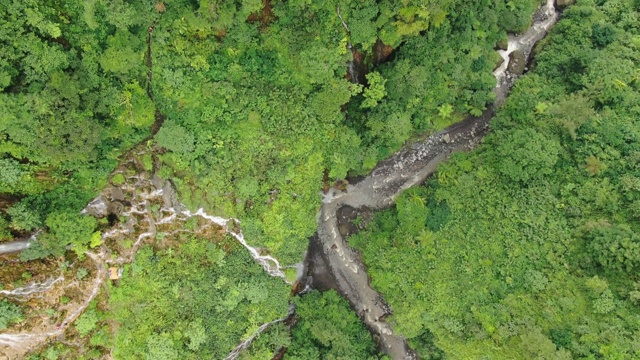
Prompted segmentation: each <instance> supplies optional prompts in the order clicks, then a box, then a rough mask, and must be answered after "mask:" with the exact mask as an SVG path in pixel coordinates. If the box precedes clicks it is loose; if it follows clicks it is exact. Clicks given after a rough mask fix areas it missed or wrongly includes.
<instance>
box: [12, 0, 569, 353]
mask: <svg viewBox="0 0 640 360" xmlns="http://www.w3.org/2000/svg"><path fill="white" fill-rule="evenodd" d="M338 15H339V11H338ZM557 19H558V13H557V11H556V9H555V8H554V0H547V3H546V4H545V5H543V6H542V7H541V9H540V10H539V11H538V12H537V13H536V15H535V17H534V23H533V25H532V26H531V27H530V28H529V29H528V30H527V31H526V32H525V33H523V34H520V35H510V36H509V44H508V48H507V50H499V53H500V56H501V57H502V58H503V59H504V61H503V63H502V64H501V65H500V66H499V67H498V68H497V69H496V70H495V72H494V75H495V76H496V80H497V85H496V90H495V92H496V103H495V106H498V105H500V104H501V103H502V102H503V101H504V99H505V98H506V96H507V95H508V92H509V89H510V87H511V86H512V85H513V83H514V80H515V78H516V77H517V76H518V75H519V74H513V73H511V72H510V71H509V69H510V66H509V65H510V62H511V61H512V55H513V54H514V53H516V52H520V53H521V54H523V55H524V59H528V58H529V56H530V54H531V52H532V49H533V46H534V45H535V44H536V42H538V41H539V40H540V39H542V38H543V37H544V36H545V35H546V33H547V31H548V29H549V28H550V27H551V26H552V25H553V24H554V23H555V22H556V21H557ZM343 25H344V26H345V28H346V29H347V31H348V26H347V25H346V23H344V22H343ZM492 116H493V108H490V109H489V110H487V111H485V113H484V114H483V115H482V116H480V117H471V118H469V119H467V120H465V121H463V122H461V123H458V124H455V125H453V126H451V127H449V128H447V129H445V130H443V131H440V132H438V133H436V134H433V135H431V136H429V137H428V138H427V139H425V140H423V141H421V142H417V143H414V144H411V145H410V146H408V147H406V148H405V149H403V150H401V151H399V152H398V153H397V154H395V155H394V156H393V157H391V158H389V159H387V160H384V161H382V162H381V163H380V164H378V166H377V167H376V168H375V169H374V171H373V172H372V173H371V174H370V175H369V176H367V177H366V178H365V179H363V180H362V181H360V182H358V183H357V184H355V185H348V186H347V189H346V191H345V192H343V191H338V190H335V189H332V190H331V191H330V192H329V193H328V194H326V195H324V198H323V200H322V206H321V209H320V212H319V214H318V219H317V220H318V233H317V241H316V242H315V247H313V248H310V249H309V256H308V257H307V259H310V258H312V257H313V256H314V255H315V256H317V257H318V258H322V259H323V260H322V261H323V262H324V265H323V266H321V267H316V269H321V270H320V271H321V272H315V273H314V272H311V273H310V276H309V277H306V278H305V277H304V276H303V278H302V281H303V285H304V288H305V289H308V288H310V287H314V278H315V279H320V278H321V277H322V278H325V280H323V282H324V285H325V286H327V284H329V285H331V286H332V287H334V288H336V289H337V290H338V291H339V292H340V293H341V294H343V295H344V296H345V297H346V298H347V299H348V300H349V302H350V303H351V305H352V307H353V308H354V309H355V310H356V312H357V313H358V314H359V316H360V317H361V318H362V320H363V322H364V323H365V324H366V325H367V326H368V327H369V329H370V330H371V331H372V332H373V333H374V334H376V335H377V336H378V338H379V339H380V340H379V343H380V347H381V350H382V351H384V352H386V353H388V354H389V355H391V357H392V358H394V359H414V358H417V355H416V354H415V352H413V351H412V350H411V349H410V348H409V347H408V346H407V344H406V342H405V340H404V339H403V338H402V337H400V336H398V335H397V334H394V332H393V329H392V328H391V326H390V325H389V324H388V323H386V322H385V321H384V318H385V316H387V315H389V314H391V309H390V308H389V306H388V305H386V303H385V302H384V300H383V299H382V297H381V296H380V294H378V293H377V292H376V291H375V290H374V289H372V288H371V286H370V285H369V279H368V276H367V272H366V268H365V267H364V265H363V264H362V263H361V262H360V260H359V255H358V254H357V253H356V252H355V251H354V250H352V249H351V248H350V247H349V246H348V245H347V244H346V242H345V239H344V238H343V237H342V235H341V234H340V232H339V231H338V219H337V216H336V213H337V212H338V210H339V209H340V208H342V207H343V206H351V207H353V208H356V209H357V208H363V207H367V208H370V209H374V210H375V209H383V208H386V207H389V206H391V205H393V202H394V199H395V198H396V197H397V196H398V195H399V194H400V193H401V192H402V191H404V190H406V189H408V188H410V187H412V186H415V185H418V184H420V183H422V182H423V181H424V180H425V179H426V178H427V177H428V176H429V175H431V174H432V173H433V172H434V171H435V169H436V166H437V165H438V164H439V163H440V162H442V161H444V160H446V159H447V158H448V157H449V155H450V154H451V153H453V152H456V151H463V150H469V149H472V148H473V147H475V146H476V145H477V144H478V143H479V142H480V140H481V139H482V138H483V137H484V135H486V133H487V132H488V130H489V129H488V124H489V120H490V118H491V117H492ZM125 197H126V198H127V201H128V203H130V204H131V205H130V206H124V205H123V204H124V203H125V202H124V201H123V200H125V199H124V198H125ZM151 204H162V206H161V208H160V210H158V211H157V212H154V211H152V210H151V206H150V205H151ZM119 207H120V209H121V211H119V213H118V215H119V216H126V217H128V220H127V222H125V223H123V224H118V225H116V226H114V227H113V228H112V229H110V230H108V231H105V232H104V233H103V236H102V237H103V241H108V240H110V239H111V240H118V239H123V238H132V237H135V241H134V242H133V244H132V246H131V248H130V249H129V250H128V251H121V253H120V254H119V256H117V257H115V258H113V257H112V256H111V253H110V251H109V250H108V249H107V248H106V247H104V246H103V247H102V248H101V250H100V251H99V252H97V253H94V252H88V253H87V254H86V255H87V256H88V257H89V258H91V259H92V260H93V262H94V263H95V267H96V270H97V271H96V276H95V278H94V279H93V281H92V282H91V283H89V284H87V285H86V286H85V287H84V288H83V290H84V291H83V293H84V299H83V301H82V302H81V303H78V304H69V306H67V309H66V310H68V312H67V315H66V316H65V318H64V321H63V323H62V324H61V325H60V326H58V327H52V326H49V327H45V328H44V329H41V330H37V331H35V330H34V331H28V332H21V333H10V332H7V333H3V334H0V347H2V346H4V347H5V348H6V347H8V348H9V349H14V350H15V351H13V352H11V354H21V355H24V354H25V353H26V352H28V351H31V350H32V349H35V348H37V347H38V346H40V345H41V344H43V343H44V342H45V341H47V340H48V339H50V338H51V337H55V336H59V335H61V334H63V333H64V331H65V330H66V327H68V326H69V325H70V324H71V323H72V322H73V321H74V320H75V319H76V318H77V317H78V316H79V315H80V314H81V313H82V312H83V311H84V310H85V309H86V307H87V306H88V305H89V303H90V302H91V300H93V299H94V298H95V296H96V295H97V294H98V292H99V289H100V287H101V285H102V284H103V283H104V281H105V280H106V277H107V272H106V267H105V265H106V264H124V263H129V262H131V261H133V259H134V257H135V253H136V252H137V250H138V248H139V247H140V246H141V245H142V244H143V243H144V241H145V240H146V239H154V238H155V237H156V234H157V233H158V228H159V227H164V226H168V225H172V226H173V227H175V224H176V223H177V222H183V221H186V220H188V219H189V218H192V217H200V218H202V219H204V220H206V222H207V224H205V225H204V226H205V227H206V226H211V225H215V226H218V227H220V228H222V229H224V231H225V232H226V233H227V234H229V235H230V236H232V237H234V238H235V239H236V240H237V241H238V242H239V243H240V244H242V246H243V247H244V248H245V249H247V251H249V253H250V254H251V256H252V257H253V259H254V260H255V261H256V262H257V263H258V264H260V265H261V266H262V267H263V268H264V270H265V271H266V272H267V273H268V274H269V275H271V276H274V277H279V278H282V279H283V280H284V281H285V282H287V283H289V282H288V281H287V280H286V277H285V273H284V270H283V269H284V267H283V266H282V265H281V264H280V262H279V261H278V260H277V259H275V258H274V257H272V256H269V255H262V254H261V253H260V251H258V249H256V248H255V247H252V246H251V245H249V244H248V243H247V241H246V239H245V237H244V235H243V234H242V232H241V231H240V230H237V229H238V228H239V226H237V225H239V224H240V221H239V220H237V219H233V218H230V219H226V218H222V217H218V216H213V215H209V214H207V213H206V212H205V211H204V210H203V209H199V210H197V211H196V212H190V211H189V210H185V207H184V206H183V205H181V204H179V203H178V202H177V200H176V198H175V191H174V190H173V188H172V187H171V185H170V183H169V182H168V181H162V180H160V179H158V178H156V177H151V178H149V177H147V176H142V175H135V176H130V177H128V178H127V182H126V183H125V184H123V185H122V186H121V187H119V188H115V187H113V188H107V189H105V190H104V191H103V193H102V194H101V195H100V196H98V197H97V198H96V199H94V200H93V201H92V202H91V203H90V204H88V205H87V207H86V208H85V210H84V211H83V213H87V214H91V215H94V216H98V217H102V216H106V215H107V214H108V213H109V212H112V211H114V209H116V210H117V209H118V208H119ZM125 208H126V209H125ZM143 224H146V225H143ZM142 228H144V229H142ZM141 229H142V230H141ZM172 231H173V232H172V233H175V232H179V231H187V230H181V229H178V230H172ZM172 233H170V234H169V235H171V234H172ZM34 238H35V235H34V236H33V237H32V239H29V240H23V241H16V242H12V243H4V244H0V254H5V253H12V252H18V251H22V250H24V249H26V248H28V247H29V245H30V244H31V242H32V241H33V239H34ZM318 253H320V254H318ZM307 262H308V260H307ZM327 273H329V274H327ZM328 277H331V279H332V280H331V281H329V282H327V280H326V279H327V278H328ZM64 281H65V280H64V278H63V277H62V276H60V277H57V278H52V279H49V280H47V281H45V282H43V283H34V284H30V285H27V286H25V287H23V288H18V289H13V290H10V291H8V290H3V291H1V292H0V293H1V294H3V295H5V296H11V297H14V298H16V299H19V298H24V297H29V296H31V295H33V294H35V293H41V292H46V291H50V290H51V289H52V288H54V287H55V286H56V284H59V283H64ZM315 283H316V284H317V283H318V281H316V282H315ZM292 313H293V307H292V308H290V311H289V315H287V317H283V318H281V319H277V320H274V321H272V322H269V323H266V324H263V325H262V326H260V327H259V328H258V329H257V331H256V332H255V333H254V334H253V335H252V336H250V337H249V338H248V339H246V340H245V341H243V342H242V343H241V344H240V345H238V347H237V348H236V349H234V350H233V351H232V352H231V353H230V354H229V356H228V357H227V359H229V360H232V359H235V358H237V356H238V355H239V354H240V352H241V351H242V350H243V349H246V348H247V347H248V346H250V344H251V342H252V341H253V340H254V339H255V338H256V337H257V336H258V335H259V334H260V333H262V332H263V331H265V330H266V329H268V328H269V327H270V326H272V325H274V324H276V323H279V322H283V321H285V320H286V319H287V318H288V317H290V316H291V314H292ZM5 354H7V352H6V351H5Z"/></svg>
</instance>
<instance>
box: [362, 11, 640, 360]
mask: <svg viewBox="0 0 640 360" xmlns="http://www.w3.org/2000/svg"><path fill="white" fill-rule="evenodd" d="M598 4H601V5H596V4H595V3H594V2H590V1H582V2H580V1H579V2H578V4H577V5H576V6H573V7H569V8H568V9H567V10H566V11H565V16H563V18H562V19H561V21H560V23H558V24H557V26H556V27H555V28H554V30H552V32H551V34H550V37H549V38H548V39H547V40H545V42H544V47H543V48H542V49H541V50H540V53H539V54H537V58H536V60H537V62H536V66H535V67H534V68H533V73H530V74H528V75H526V76H525V77H523V78H522V79H520V80H519V81H518V83H517V84H516V86H515V88H514V90H513V91H512V93H511V95H510V96H509V99H507V102H506V103H505V104H504V106H503V107H502V108H501V109H498V112H497V115H496V119H495V121H494V122H493V123H492V128H493V130H494V131H493V132H492V133H491V134H490V135H489V136H488V137H487V138H486V140H485V142H484V143H483V145H481V146H480V147H479V148H478V149H477V150H476V151H474V152H471V153H465V154H460V155H457V156H453V157H452V159H451V160H450V162H449V163H447V164H443V165H441V166H440V167H439V169H438V173H437V174H436V176H435V177H434V179H433V180H430V181H429V182H428V183H427V184H426V185H425V186H424V187H423V188H421V189H411V190H409V191H407V192H406V193H405V194H402V195H401V196H400V197H399V198H398V203H397V207H396V208H395V209H391V210H387V211H385V212H382V213H380V214H378V215H377V216H376V219H375V221H374V222H373V223H371V224H369V225H368V229H367V230H366V231H365V232H364V233H359V234H357V235H355V236H353V237H352V238H351V239H350V242H351V244H352V245H354V246H355V247H357V248H358V249H360V250H361V251H362V253H363V259H364V262H365V264H366V266H367V269H368V271H369V275H370V277H371V283H372V285H373V286H374V287H375V288H376V289H377V290H378V291H380V292H381V293H382V295H383V297H384V298H385V300H387V301H388V302H389V303H390V305H391V308H392V309H393V312H394V313H393V315H392V316H391V317H390V318H389V319H388V321H390V322H391V324H392V325H393V326H394V328H395V330H396V331H397V332H399V333H400V334H403V335H404V336H406V337H407V338H408V340H409V343H410V344H411V345H412V346H413V347H414V348H415V349H417V351H418V352H419V353H420V355H421V357H423V358H430V357H431V358H438V357H441V356H445V357H447V358H455V359H458V358H495V359H535V358H539V359H543V358H544V359H573V358H576V359H577V358H580V359H582V358H585V359H589V358H599V357H602V358H620V359H624V358H629V359H632V358H636V357H638V356H640V353H639V352H638V348H637V346H636V342H637V341H636V338H637V332H638V327H637V324H636V323H637V319H638V314H637V304H638V300H637V299H638V298H640V295H638V288H639V286H638V276H637V274H638V266H639V262H638V261H639V259H638V254H640V249H639V248H638V246H639V243H640V242H639V240H638V231H640V228H638V222H637V219H638V218H637V212H636V210H635V209H636V208H635V206H637V203H636V201H637V198H638V197H637V190H635V189H637V188H638V186H639V183H638V180H637V178H638V176H639V175H640V174H639V173H638V171H639V167H638V164H640V161H639V159H640V157H638V154H640V153H639V151H640V142H639V141H638V137H637V130H636V129H637V128H638V125H639V124H638V116H637V115H638V114H637V103H638V99H639V98H638V88H637V84H636V82H631V81H629V80H627V79H631V78H633V76H632V71H634V69H635V67H634V65H632V62H633V61H627V60H629V59H638V58H639V57H640V52H639V51H640V47H637V46H635V45H632V44H631V43H629V42H627V41H625V40H622V39H625V38H628V37H629V36H633V34H635V32H636V27H630V26H629V25H628V24H629V23H628V22H627V21H628V20H625V18H626V17H628V16H632V17H633V16H637V13H636V11H637V9H631V8H630V4H629V3H628V2H620V1H607V2H598ZM631 13H633V14H634V15H628V14H631ZM623 14H625V15H623ZM594 24H598V25H594ZM602 24H608V25H606V26H605V25H602ZM603 27H607V28H609V29H608V30H605V29H603ZM614 49H615V50H614ZM605 59H606V60H605ZM587 64H588V66H587ZM392 81H393V80H392V77H389V83H388V85H387V88H388V89H389V84H391V83H392ZM389 94H390V96H393V95H392V94H393V93H392V92H391V91H389ZM380 106H383V104H380V105H379V106H378V108H379V107H380ZM420 198H422V199H425V200H426V201H424V202H425V203H426V210H419V209H420V206H417V205H414V204H421V203H422V202H423V201H421V200H419V199H420ZM409 199H415V201H413V202H410V201H408V200H409ZM412 206H413V207H414V208H411V207H412ZM408 209H412V210H408ZM438 209H442V210H438ZM445 210H446V211H445ZM438 211H442V213H443V214H446V216H445V219H446V221H442V222H439V223H440V224H441V225H440V226H438V227H434V226H430V225H429V222H430V221H431V219H433V218H434V217H435V216H436V213H437V212H438ZM422 213H426V221H425V222H424V224H423V225H422V227H421V226H420V225H421V224H420V221H419V220H421V219H423V218H424V217H425V216H424V215H420V216H419V217H418V216H417V214H422ZM418 218H419V219H418ZM411 234H417V235H414V236H413V237H412V236H410V235H411Z"/></svg>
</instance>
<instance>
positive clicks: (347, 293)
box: [302, 0, 559, 359]
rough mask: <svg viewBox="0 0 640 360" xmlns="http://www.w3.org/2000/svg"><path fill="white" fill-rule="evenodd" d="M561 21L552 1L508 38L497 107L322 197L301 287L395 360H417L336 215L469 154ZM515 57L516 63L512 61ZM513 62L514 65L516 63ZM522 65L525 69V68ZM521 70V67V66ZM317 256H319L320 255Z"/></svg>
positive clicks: (374, 203)
mask: <svg viewBox="0 0 640 360" xmlns="http://www.w3.org/2000/svg"><path fill="white" fill-rule="evenodd" d="M558 17H559V14H558V11H557V10H556V9H555V6H554V0H547V2H546V3H545V4H544V5H543V6H542V7H541V8H540V9H539V10H538V11H537V12H536V14H535V15H534V22H533V24H532V26H531V27H530V28H529V29H528V30H527V31H526V32H525V33H523V34H520V35H510V36H509V43H508V48H507V50H500V51H499V53H500V55H501V57H502V58H503V62H502V64H501V65H500V66H499V67H498V68H497V69H496V70H495V72H494V75H495V77H496V80H497V85H496V89H495V93H496V102H495V104H494V105H493V106H491V107H490V108H489V109H487V110H486V111H485V112H484V113H483V114H482V116H479V117H470V118H468V119H466V120H465V121H463V122H460V123H457V124H454V125H452V126H450V127H448V128H446V129H444V130H442V131H440V132H438V133H435V134H433V135H431V136H429V137H427V138H426V139H424V140H422V141H420V142H416V143H413V144H410V145H409V146H406V147H405V148H404V149H402V150H401V151H399V152H398V153H396V154H395V155H394V156H392V157H391V158H389V159H387V160H384V161H382V162H380V163H379V164H378V165H377V166H376V168H375V169H374V170H373V171H372V172H371V174H370V175H369V176H367V177H366V178H364V179H363V180H361V181H360V182H358V183H356V184H354V185H348V186H347V188H346V191H340V190H336V189H331V191H330V192H329V193H327V194H326V195H324V198H323V200H322V207H321V209H320V212H319V214H318V219H317V221H318V232H317V236H316V237H315V238H314V239H312V241H311V244H310V248H309V251H308V252H307V261H306V264H307V274H308V276H307V277H306V278H304V279H302V281H303V283H304V287H305V288H306V287H311V288H314V287H316V288H322V289H326V288H329V287H331V288H335V289H336V290H337V291H338V292H339V293H340V294H342V295H343V296H344V297H345V298H346V299H347V300H349V303H350V304H351V306H352V307H353V309H354V310H355V311H356V312H357V313H358V315H359V316H360V317H361V319H362V321H363V322H364V323H365V324H366V325H367V327H368V328H369V329H370V330H371V332H372V333H373V334H374V335H375V337H376V338H378V339H379V347H380V349H381V350H382V351H384V352H385V353H387V354H389V355H390V356H391V357H392V358H393V359H417V358H418V355H417V354H416V353H415V351H413V350H412V349H411V348H410V347H409V346H408V345H407V343H406V341H405V339H403V338H402V337H401V336H400V335H398V334H395V333H394V331H393V328H392V327H391V325H390V324H389V323H387V322H385V321H384V318H385V317H386V316H387V315H389V314H391V309H390V308H389V306H388V305H387V304H386V303H385V301H384V299H383V298H382V296H381V295H380V294H379V293H378V292H377V291H375V290H374V289H373V288H372V287H371V286H370V284H369V278H368V275H367V270H366V268H365V266H364V265H363V264H362V262H361V261H360V257H359V255H358V254H357V253H356V252H355V251H354V250H353V249H351V248H350V247H349V246H348V245H347V243H346V241H345V239H344V237H343V236H342V235H341V234H340V231H339V222H338V217H337V216H336V214H337V213H338V211H339V210H340V209H341V208H342V207H344V206H349V207H352V208H355V209H358V208H365V207H366V208H368V209H371V210H379V209H384V208H387V207H389V206H392V205H393V203H394V199H395V198H396V197H397V196H398V195H399V194H400V193H402V192H403V191H404V190H406V189H408V188H410V187H412V186H415V185H419V184H421V183H422V182H424V181H425V179H426V178H427V177H428V176H430V175H431V174H433V173H434V172H435V170H436V167H437V165H438V164H439V163H441V162H442V161H444V160H446V159H447V158H448V157H449V156H450V155H451V154H452V153H454V152H457V151H466V150H470V149H473V148H474V147H475V146H476V145H477V144H478V143H479V142H480V141H481V140H482V138H483V137H484V136H485V135H486V134H487V133H488V131H489V120H490V119H491V118H492V116H493V114H494V109H495V108H496V107H498V106H500V105H501V104H502V103H503V102H504V100H505V99H506V97H507V95H508V93H509V90H510V88H511V87H512V86H513V84H514V81H515V79H516V78H517V76H518V75H520V74H518V73H514V72H512V71H511V70H512V69H514V68H515V67H514V66H513V63H512V61H525V62H526V61H528V59H529V58H530V55H531V53H532V50H533V47H534V46H535V44H536V43H537V42H538V41H539V40H540V39H542V38H543V37H544V36H545V35H546V34H547V31H548V30H549V28H551V26H553V24H555V22H556V21H557V19H558ZM516 53H518V54H519V55H520V56H519V57H518V58H516V57H514V56H512V55H513V54H516ZM514 59H517V60H514ZM523 65H524V64H523ZM521 68H522V69H524V67H523V66H521ZM318 252H320V253H318Z"/></svg>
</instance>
